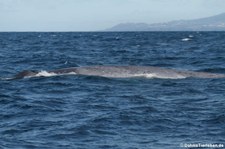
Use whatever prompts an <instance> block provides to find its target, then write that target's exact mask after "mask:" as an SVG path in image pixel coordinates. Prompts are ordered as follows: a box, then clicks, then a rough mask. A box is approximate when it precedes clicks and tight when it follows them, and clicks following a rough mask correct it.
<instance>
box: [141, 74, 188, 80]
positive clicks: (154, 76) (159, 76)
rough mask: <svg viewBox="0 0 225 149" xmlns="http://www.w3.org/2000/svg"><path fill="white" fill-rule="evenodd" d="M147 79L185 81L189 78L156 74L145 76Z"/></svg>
mask: <svg viewBox="0 0 225 149" xmlns="http://www.w3.org/2000/svg"><path fill="white" fill-rule="evenodd" d="M144 76H145V77H146V78H158V79H185V78H187V77H185V76H183V75H176V76H163V75H157V74H154V73H151V74H145V75H144Z"/></svg>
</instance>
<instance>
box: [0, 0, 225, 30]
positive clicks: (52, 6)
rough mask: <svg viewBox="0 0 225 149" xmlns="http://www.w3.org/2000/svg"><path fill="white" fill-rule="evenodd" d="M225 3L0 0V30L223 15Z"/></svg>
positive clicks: (216, 0)
mask: <svg viewBox="0 0 225 149" xmlns="http://www.w3.org/2000/svg"><path fill="white" fill-rule="evenodd" d="M224 10H225V3H224V0H170V1H168V0H123V1H119V0H85V1H84V0H83V1H82V0H66V1H65V0H57V1H56V0H0V19H1V21H0V31H98V30H104V29H105V28H109V27H112V26H114V25H116V24H120V23H128V22H131V23H148V24H151V23H162V22H168V21H174V20H189V19H198V18H204V17H209V16H213V15H217V14H220V13H223V12H224Z"/></svg>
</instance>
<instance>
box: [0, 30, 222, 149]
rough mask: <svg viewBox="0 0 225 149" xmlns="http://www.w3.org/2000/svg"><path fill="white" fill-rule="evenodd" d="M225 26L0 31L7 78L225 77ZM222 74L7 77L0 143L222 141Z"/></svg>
mask: <svg viewBox="0 0 225 149" xmlns="http://www.w3.org/2000/svg"><path fill="white" fill-rule="evenodd" d="M224 39H225V32H199V33H198V32H155V33H154V32H136V33H0V76H1V77H8V76H12V75H14V74H16V73H18V72H20V71H22V70H26V69H32V70H51V69H59V68H65V67H75V66H90V65H109V64H110V65H146V66H160V67H168V68H175V69H181V70H194V71H205V72H213V73H214V72H215V73H225V40H224ZM224 113H225V79H194V78H188V79H177V80H176V79H175V80H172V79H143V78H142V79H141V78H139V79H109V78H101V77H87V76H55V77H39V78H30V79H22V80H14V81H3V80H2V81H0V148H16V149H18V148H50V149H51V148H65V149H66V148H68V149H70V148H74V149H75V148H88V149H91V148H103V149H105V148H118V149H120V148H125V149H126V148H127V149H136V148H137V149H145V148H148V149H166V148H173V149H176V148H181V147H180V144H181V143H183V144H185V143H186V144H188V143H192V144H193V143H202V144H205V143H208V144H209V143H211V144H216V143H218V144H223V145H224V146H225V114H224Z"/></svg>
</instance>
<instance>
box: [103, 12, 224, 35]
mask: <svg viewBox="0 0 225 149" xmlns="http://www.w3.org/2000/svg"><path fill="white" fill-rule="evenodd" d="M106 31H225V13H222V14H219V15H215V16H211V17H207V18H200V19H194V20H177V21H171V22H166V23H154V24H147V23H121V24H118V25H116V26H113V27H112V28H109V29H106Z"/></svg>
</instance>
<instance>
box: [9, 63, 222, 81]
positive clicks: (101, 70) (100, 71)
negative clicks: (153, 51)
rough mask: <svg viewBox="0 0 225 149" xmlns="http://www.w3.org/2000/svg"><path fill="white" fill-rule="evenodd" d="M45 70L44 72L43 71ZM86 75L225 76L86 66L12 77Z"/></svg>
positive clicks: (144, 67) (165, 77)
mask: <svg viewBox="0 0 225 149" xmlns="http://www.w3.org/2000/svg"><path fill="white" fill-rule="evenodd" d="M43 72H44V73H43ZM72 74H73V75H86V76H99V77H107V78H133V77H145V78H161V79H184V78H189V77H193V78H225V74H217V73H207V72H194V71H181V70H175V69H169V68H162V67H153V66H84V67H71V68H64V69H56V70H50V71H32V70H25V71H22V72H20V73H18V74H16V75H15V76H13V77H12V78H11V79H22V78H28V77H38V76H52V75H72Z"/></svg>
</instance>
